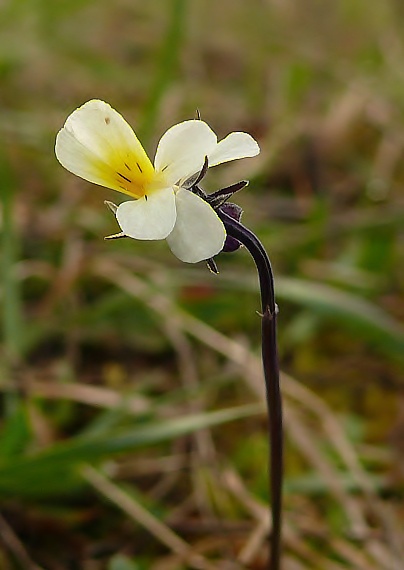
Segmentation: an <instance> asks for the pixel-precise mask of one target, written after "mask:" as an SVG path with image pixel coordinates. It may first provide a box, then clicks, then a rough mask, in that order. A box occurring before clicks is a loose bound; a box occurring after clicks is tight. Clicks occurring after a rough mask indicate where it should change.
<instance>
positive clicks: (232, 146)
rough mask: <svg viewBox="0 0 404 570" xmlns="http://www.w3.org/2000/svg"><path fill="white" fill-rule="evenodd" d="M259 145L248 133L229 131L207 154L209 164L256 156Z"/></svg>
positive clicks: (213, 164)
mask: <svg viewBox="0 0 404 570" xmlns="http://www.w3.org/2000/svg"><path fill="white" fill-rule="evenodd" d="M259 152H260V147H259V146H258V143H257V141H256V140H254V139H253V138H252V136H251V135H249V134H248V133H240V132H236V133H230V134H229V135H227V137H226V138H224V139H223V140H221V141H220V142H219V144H217V145H216V148H215V149H214V150H213V152H211V154H209V155H208V159H209V166H216V165H217V164H221V163H222V162H229V160H236V159H238V158H248V157H250V156H256V155H257V154H259Z"/></svg>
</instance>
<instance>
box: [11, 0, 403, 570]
mask: <svg viewBox="0 0 404 570" xmlns="http://www.w3.org/2000/svg"><path fill="white" fill-rule="evenodd" d="M0 13H1V19H0V22H1V23H0V81H1V87H0V190H1V194H2V210H1V234H2V238H1V272H2V276H1V307H2V321H1V327H2V329H1V330H2V347H1V352H0V366H1V404H2V406H1V410H2V411H1V432H0V504H1V511H0V513H1V514H0V535H1V540H0V567H1V568H4V569H6V570H9V569H10V570H14V569H20V568H22V569H29V570H31V569H32V570H34V569H35V570H39V569H44V570H65V569H72V570H76V569H77V570H80V569H85V570H101V569H106V570H148V569H152V570H177V569H188V568H196V569H202V570H205V569H206V570H241V569H247V568H248V569H254V570H261V569H264V568H266V559H267V554H268V552H267V543H266V535H267V532H268V527H267V509H268V507H267V505H268V501H269V500H270V497H269V496H268V476H267V453H268V449H267V441H266V412H265V407H264V404H263V379H262V373H261V364H260V319H259V316H258V315H257V313H256V311H257V310H259V307H260V305H259V294H258V284H257V277H256V273H255V268H254V266H253V263H252V261H251V259H250V258H249V256H248V254H247V252H246V251H243V250H241V251H239V252H237V253H234V254H222V255H220V256H219V257H218V258H217V263H218V266H219V271H220V274H219V275H217V276H215V275H212V274H210V273H209V271H208V270H207V269H206V267H205V266H204V264H203V263H202V264H198V265H189V266H188V265H186V264H181V263H180V262H179V261H178V260H177V259H176V258H175V257H174V256H173V255H172V254H171V253H170V251H169V249H168V247H167V245H166V243H165V242H164V241H162V242H151V243H142V242H138V241H134V240H119V241H116V242H105V241H104V240H103V237H104V236H105V235H109V234H111V233H115V232H116V231H118V228H117V225H116V221H115V218H114V216H113V215H112V214H111V213H110V212H109V211H108V210H107V209H106V208H105V206H104V204H103V201H104V200H112V201H117V202H119V201H122V200H124V199H125V197H124V196H123V195H122V196H120V195H118V194H116V193H115V192H113V191H110V190H107V189H105V188H100V187H97V186H94V185H91V184H89V183H87V182H85V181H83V180H81V179H79V178H76V177H74V176H73V175H71V174H70V173H68V172H67V171H65V170H63V168H62V167H61V166H60V165H59V164H58V162H57V161H56V159H55V156H54V140H55V135H56V133H57V131H58V130H59V129H60V128H61V126H62V125H63V123H64V121H65V119H66V118H67V116H68V115H69V114H70V113H71V112H72V111H73V110H74V109H75V108H76V107H78V106H80V105H81V104H82V103H84V102H85V101H87V100H89V99H92V98H99V99H103V100H105V101H107V102H109V103H110V104H111V105H112V106H113V107H114V108H116V109H117V110H118V111H119V112H120V113H122V114H123V115H124V116H125V118H126V119H127V121H128V122H129V123H130V124H131V125H132V126H133V128H134V129H135V131H136V133H137V134H138V136H139V138H140V139H141V140H142V142H143V144H144V146H145V148H146V150H147V151H148V153H149V155H150V156H151V157H153V155H154V149H155V147H156V144H157V142H158V140H159V138H160V136H161V135H162V133H163V132H164V131H165V130H166V129H167V128H168V127H170V126H172V125H173V124H175V123H177V122H180V121H182V120H185V119H188V118H193V117H194V116H195V110H196V109H199V110H200V112H201V115H202V118H203V119H204V120H206V121H207V122H208V123H209V124H210V125H211V126H212V128H213V129H214V130H215V131H216V132H217V133H218V136H219V138H223V137H224V136H226V135H227V134H228V133H229V132H231V131H236V130H244V131H247V132H249V133H251V134H252V135H253V136H254V137H255V138H256V139H257V140H258V141H259V143H260V146H261V149H262V152H261V154H260V156H259V157H257V158H254V159H246V160H243V161H238V162H236V163H230V164H228V165H223V166H221V167H218V168H215V169H212V170H211V171H209V173H208V176H207V177H206V179H205V180H204V188H205V190H206V191H213V190H216V189H218V188H220V187H223V186H225V185H227V184H231V183H233V182H236V181H237V180H240V179H249V180H250V185H249V187H248V188H247V189H245V190H244V191H243V192H241V193H240V194H239V195H237V196H236V201H237V202H238V203H239V204H240V205H241V206H242V207H243V209H244V216H243V222H244V223H245V224H246V225H247V226H248V227H250V228H251V229H253V230H254V231H255V232H256V233H257V235H258V236H259V237H260V239H261V240H262V242H263V243H264V245H265V247H266V248H267V250H268V252H269V254H270V257H271V260H272V263H273V267H274V271H275V275H276V288H277V301H278V304H279V307H280V314H279V352H280V361H281V368H282V372H283V375H282V389H283V394H284V404H285V430H286V461H285V498H284V509H285V511H284V523H285V524H284V527H285V528H284V566H283V568H284V570H313V569H319V570H324V569H326V570H344V569H355V570H380V569H382V570H383V569H385V570H392V569H400V568H402V558H401V557H402V556H403V553H402V552H401V548H402V543H403V532H402V527H403V522H404V506H403V494H404V444H403V441H404V391H403V388H404V385H403V376H402V365H403V357H404V325H403V320H404V304H403V299H404V272H403V266H404V248H403V237H404V234H403V230H402V228H403V220H404V200H403V193H402V187H403V183H404V167H403V153H404V71H403V70H404V67H403V62H404V31H403V27H402V21H403V17H404V7H403V5H402V3H401V2H399V1H397V0H374V1H373V2H372V3H369V2H367V1H365V0H340V1H339V2H327V3H324V2H320V1H318V0H307V1H306V2H304V3H299V2H293V1H292V0H283V1H281V0H261V1H259V0H253V1H250V2H243V1H242V0H231V1H230V0H222V1H221V2H214V1H212V0H203V1H202V0H194V1H192V0H188V1H186V0H166V1H163V0H155V1H153V2H140V1H133V0H115V1H114V2H113V3H112V2H107V1H106V0H100V1H98V2H96V1H95V0H69V1H66V0H59V1H58V2H47V1H45V0H36V1H34V0H28V1H26V2H20V1H18V0H2V2H1V3H0Z"/></svg>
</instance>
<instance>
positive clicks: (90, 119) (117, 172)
mask: <svg viewBox="0 0 404 570" xmlns="http://www.w3.org/2000/svg"><path fill="white" fill-rule="evenodd" d="M55 152H56V157H57V159H58V160H59V162H60V163H61V164H62V165H63V166H64V167H65V168H66V169H67V170H69V171H70V172H73V174H76V175H77V176H80V177H81V178H84V179H85V180H88V181H89V182H94V183H95V184H100V185H101V186H106V187H107V188H113V189H114V190H118V192H123V193H124V194H129V195H131V196H134V197H139V196H143V195H144V188H145V187H146V186H147V185H148V184H149V183H150V181H151V180H153V178H154V175H155V174H154V168H153V165H152V164H151V162H150V160H149V158H148V156H147V154H146V153H145V151H144V149H143V147H142V145H141V144H140V142H139V140H138V139H137V137H136V135H135V133H134V132H133V130H132V128H131V127H130V126H129V125H128V123H127V122H126V121H125V119H124V118H123V117H122V116H121V115H120V114H119V113H118V112H117V111H115V110H114V109H112V107H111V106H110V105H108V103H104V101H99V100H92V101H88V102H87V103H85V104H84V105H83V106H82V107H79V108H78V109H76V110H75V111H73V113H72V114H71V115H70V116H69V117H68V118H67V120H66V123H65V125H64V127H63V128H62V129H61V130H60V131H59V133H58V135H57V137H56V146H55Z"/></svg>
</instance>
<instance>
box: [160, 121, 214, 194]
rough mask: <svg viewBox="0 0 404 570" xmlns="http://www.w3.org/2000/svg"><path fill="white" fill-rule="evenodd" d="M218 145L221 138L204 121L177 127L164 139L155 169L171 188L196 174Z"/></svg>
mask: <svg viewBox="0 0 404 570" xmlns="http://www.w3.org/2000/svg"><path fill="white" fill-rule="evenodd" d="M216 145H217V137H216V135H215V133H214V132H213V131H212V129H211V128H210V127H209V125H207V124H206V123H205V122H203V121H199V120H193V121H184V122H183V123H179V124H178V125H174V126H173V127H171V129H168V131H167V132H166V133H165V134H164V135H163V136H162V137H161V139H160V142H159V144H158V147H157V151H156V157H155V159H154V166H155V169H156V171H157V172H164V175H165V177H166V180H167V181H168V183H169V184H175V183H176V182H178V181H179V180H182V179H184V178H188V177H189V176H191V175H192V174H195V172H197V171H198V170H200V169H201V168H202V166H203V162H204V160H205V156H208V155H209V154H210V153H211V152H212V151H213V150H214V148H215V147H216Z"/></svg>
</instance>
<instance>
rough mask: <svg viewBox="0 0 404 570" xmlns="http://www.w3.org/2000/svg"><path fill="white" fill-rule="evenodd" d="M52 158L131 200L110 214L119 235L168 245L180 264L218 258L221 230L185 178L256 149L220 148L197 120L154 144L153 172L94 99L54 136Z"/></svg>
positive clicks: (239, 141)
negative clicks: (164, 240) (216, 256)
mask: <svg viewBox="0 0 404 570" xmlns="http://www.w3.org/2000/svg"><path fill="white" fill-rule="evenodd" d="M55 152H56V157H57V159H58V160H59V162H60V163H61V164H62V166H64V167H65V168H66V169H67V170H69V171H70V172H72V173H73V174H76V175H77V176H80V177H81V178H84V179H85V180H88V181H89V182H93V183H95V184H99V185H100V186H105V187H107V188H112V189H113V190H117V191H118V192H122V193H123V194H127V195H129V196H130V197H131V198H132V200H130V201H127V202H123V203H122V204H120V205H119V206H118V207H117V209H116V212H115V215H116V219H117V221H118V224H119V225H120V227H121V229H122V232H123V234H122V235H125V236H127V237H131V238H134V239H141V240H158V239H166V240H167V242H168V245H169V247H170V249H171V251H172V252H173V253H174V255H176V256H177V257H178V258H179V259H181V260H182V261H185V262H187V263H197V262H198V261H202V260H205V259H209V258H211V257H213V256H214V255H217V254H218V253H219V252H220V251H221V250H222V249H223V246H224V243H225V240H226V231H225V228H224V225H223V223H222V221H221V220H220V218H219V217H218V215H217V214H216V212H215V210H214V209H213V208H212V206H210V205H209V204H208V202H207V201H206V200H204V199H203V197H201V196H198V195H197V194H195V193H193V192H191V191H190V190H189V189H188V188H186V180H188V179H189V178H190V177H192V176H193V175H195V174H196V173H198V172H199V171H200V170H201V169H202V168H203V166H204V164H205V163H206V162H205V161H206V157H207V159H208V165H209V166H216V165H217V164H221V163H223V162H228V161H230V160H235V159H239V158H245V157H251V156H256V155H257V154H258V153H259V146H258V144H257V143H256V141H255V140H254V139H253V138H252V137H251V136H250V135H248V134H247V133H242V132H234V133H231V134H229V135H228V136H227V137H226V138H224V139H223V140H222V141H220V142H219V143H218V142H217V136H216V134H215V133H214V132H213V131H212V129H211V128H210V127H209V126H208V125H207V124H206V123H205V122H203V121H201V120H191V121H184V122H183V123H179V124H177V125H174V126H173V127H171V128H170V129H169V130H168V131H167V132H166V133H165V134H164V135H163V136H162V137H161V139H160V142H159V143H158V146H157V151H156V155H155V158H154V166H153V164H152V163H151V161H150V160H149V158H148V156H147V154H146V152H145V151H144V149H143V147H142V145H141V143H140V142H139V140H138V138H137V137H136V135H135V133H134V132H133V130H132V128H131V127H130V126H129V124H128V123H127V122H126V121H125V119H124V118H123V117H122V116H121V115H120V114H119V113H118V112H117V111H115V110H114V109H112V107H111V106H110V105H108V103H105V102H104V101H99V100H92V101H88V102H87V103H85V104H84V105H83V106H82V107H79V108H78V109H76V110H75V111H74V112H73V113H72V114H71V115H70V116H69V117H68V118H67V120H66V123H65V124H64V126H63V128H62V129H61V130H60V131H59V133H58V135H57V137H56V146H55Z"/></svg>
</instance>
